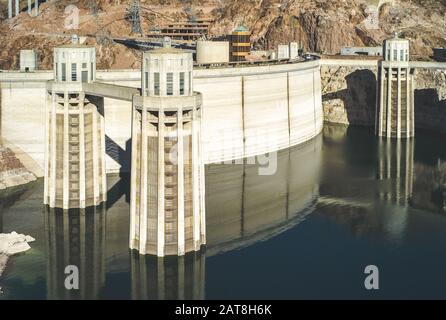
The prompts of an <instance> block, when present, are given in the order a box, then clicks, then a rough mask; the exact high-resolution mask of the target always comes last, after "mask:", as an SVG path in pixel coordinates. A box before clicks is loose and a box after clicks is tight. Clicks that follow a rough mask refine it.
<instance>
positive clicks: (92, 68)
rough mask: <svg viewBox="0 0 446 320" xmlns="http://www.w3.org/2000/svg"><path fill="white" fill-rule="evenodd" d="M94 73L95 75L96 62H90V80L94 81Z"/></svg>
mask: <svg viewBox="0 0 446 320" xmlns="http://www.w3.org/2000/svg"><path fill="white" fill-rule="evenodd" d="M93 75H94V63H93V62H92V63H91V64H90V80H91V81H93Z"/></svg>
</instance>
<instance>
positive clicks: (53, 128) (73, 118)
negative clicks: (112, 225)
mask: <svg viewBox="0 0 446 320" xmlns="http://www.w3.org/2000/svg"><path fill="white" fill-rule="evenodd" d="M95 54H96V53H95V49H94V47H87V46H81V45H78V44H74V45H70V46H64V47H60V48H56V49H55V50H54V72H55V75H54V79H55V81H54V82H50V83H48V86H47V91H48V96H47V112H46V150H45V187H44V188H45V189H44V203H45V204H46V205H49V206H50V207H52V208H62V209H71V208H86V207H89V206H96V205H99V204H100V203H101V202H104V201H105V200H106V194H107V185H106V172H105V132H104V101H103V98H100V97H94V96H89V95H86V94H85V92H83V91H82V83H81V82H90V81H93V80H94V76H95V69H96V57H95Z"/></svg>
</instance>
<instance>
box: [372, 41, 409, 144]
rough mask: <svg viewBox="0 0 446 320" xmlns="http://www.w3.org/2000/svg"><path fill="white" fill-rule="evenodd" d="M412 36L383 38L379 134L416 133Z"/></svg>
mask: <svg viewBox="0 0 446 320" xmlns="http://www.w3.org/2000/svg"><path fill="white" fill-rule="evenodd" d="M409 46H410V44H409V40H407V39H402V38H399V37H398V34H395V36H394V37H393V38H391V39H387V40H385V41H384V46H383V57H384V60H383V61H380V62H379V67H378V86H377V90H378V92H377V97H378V99H377V107H376V125H375V130H376V133H377V135H378V136H381V137H387V138H410V137H413V136H414V134H415V112H414V109H415V108H414V68H413V67H411V65H410V62H409Z"/></svg>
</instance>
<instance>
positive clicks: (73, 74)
mask: <svg viewBox="0 0 446 320" xmlns="http://www.w3.org/2000/svg"><path fill="white" fill-rule="evenodd" d="M71 81H77V65H76V63H72V64H71Z"/></svg>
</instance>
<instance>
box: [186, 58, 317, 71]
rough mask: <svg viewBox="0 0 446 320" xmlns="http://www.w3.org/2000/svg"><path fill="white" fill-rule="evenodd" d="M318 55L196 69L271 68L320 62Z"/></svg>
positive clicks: (209, 64)
mask: <svg viewBox="0 0 446 320" xmlns="http://www.w3.org/2000/svg"><path fill="white" fill-rule="evenodd" d="M319 59H320V57H319V56H317V55H306V56H305V57H299V58H298V59H275V60H258V61H232V62H221V63H195V64H194V69H214V68H243V67H252V66H270V65H280V64H294V63H300V62H307V61H313V60H319Z"/></svg>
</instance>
